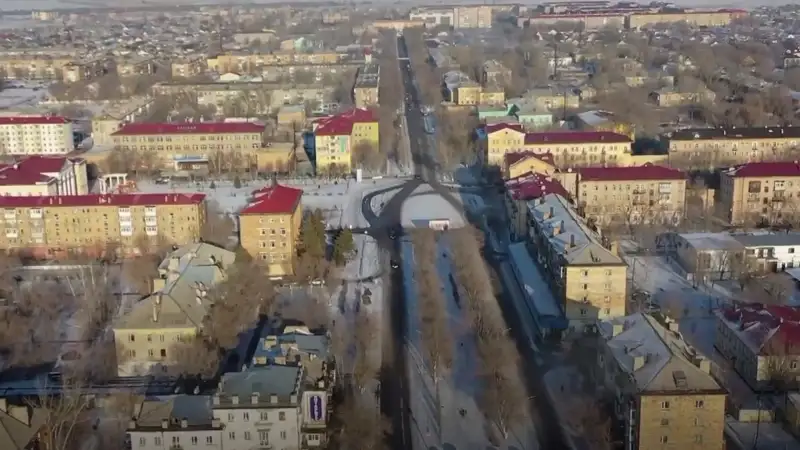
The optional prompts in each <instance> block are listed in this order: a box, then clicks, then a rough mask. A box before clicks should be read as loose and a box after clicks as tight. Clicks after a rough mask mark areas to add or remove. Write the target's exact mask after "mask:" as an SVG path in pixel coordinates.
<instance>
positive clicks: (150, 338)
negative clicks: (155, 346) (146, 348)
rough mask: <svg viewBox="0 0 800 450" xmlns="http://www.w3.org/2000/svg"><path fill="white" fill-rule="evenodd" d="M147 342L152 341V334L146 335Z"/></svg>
mask: <svg viewBox="0 0 800 450" xmlns="http://www.w3.org/2000/svg"><path fill="white" fill-rule="evenodd" d="M147 342H153V335H152V334H148V335H147Z"/></svg>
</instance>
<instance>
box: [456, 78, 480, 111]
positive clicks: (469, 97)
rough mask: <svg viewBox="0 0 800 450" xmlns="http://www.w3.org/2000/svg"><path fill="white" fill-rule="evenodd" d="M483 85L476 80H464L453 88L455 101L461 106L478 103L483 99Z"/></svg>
mask: <svg viewBox="0 0 800 450" xmlns="http://www.w3.org/2000/svg"><path fill="white" fill-rule="evenodd" d="M482 90H483V89H482V88H481V85H480V84H478V83H475V82H474V81H462V82H461V83H460V84H459V86H458V87H456V88H455V89H453V94H454V95H453V103H455V104H456V105H460V106H467V105H477V104H479V103H480V101H481V91H482Z"/></svg>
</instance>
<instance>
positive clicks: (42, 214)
mask: <svg viewBox="0 0 800 450" xmlns="http://www.w3.org/2000/svg"><path fill="white" fill-rule="evenodd" d="M0 209H2V210H3V216H2V229H3V232H2V233H0V249H4V250H7V251H12V252H27V253H31V254H33V255H35V256H37V257H40V258H60V257H63V256H65V255H67V254H68V253H70V252H85V253H89V254H95V255H101V254H103V253H104V252H106V251H107V249H108V248H109V247H110V246H113V247H117V246H118V247H117V248H118V251H119V252H121V253H128V254H135V253H136V251H137V249H138V244H139V242H141V240H142V239H145V238H146V239H157V238H159V237H160V238H162V239H164V240H166V241H167V242H172V243H175V244H186V243H189V242H194V241H196V240H197V239H198V238H199V236H200V229H201V227H202V226H203V224H204V223H205V219H206V215H205V213H206V209H205V195H204V194H118V195H72V196H41V197H8V196H2V197H0Z"/></svg>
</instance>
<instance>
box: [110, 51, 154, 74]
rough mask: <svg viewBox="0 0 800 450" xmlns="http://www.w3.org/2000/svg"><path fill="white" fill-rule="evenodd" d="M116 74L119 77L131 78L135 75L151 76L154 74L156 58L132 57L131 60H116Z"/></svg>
mask: <svg viewBox="0 0 800 450" xmlns="http://www.w3.org/2000/svg"><path fill="white" fill-rule="evenodd" d="M116 67H117V74H118V75H119V76H121V77H132V76H136V75H152V74H154V73H156V68H157V64H156V58H153V57H150V56H145V57H133V58H117V60H116Z"/></svg>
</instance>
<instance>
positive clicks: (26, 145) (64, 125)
mask: <svg viewBox="0 0 800 450" xmlns="http://www.w3.org/2000/svg"><path fill="white" fill-rule="evenodd" d="M74 149H75V140H74V137H73V135H72V123H71V122H70V121H69V120H67V119H66V118H64V117H58V116H12V117H0V153H5V154H9V155H64V154H67V153H69V152H71V151H73V150H74Z"/></svg>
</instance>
